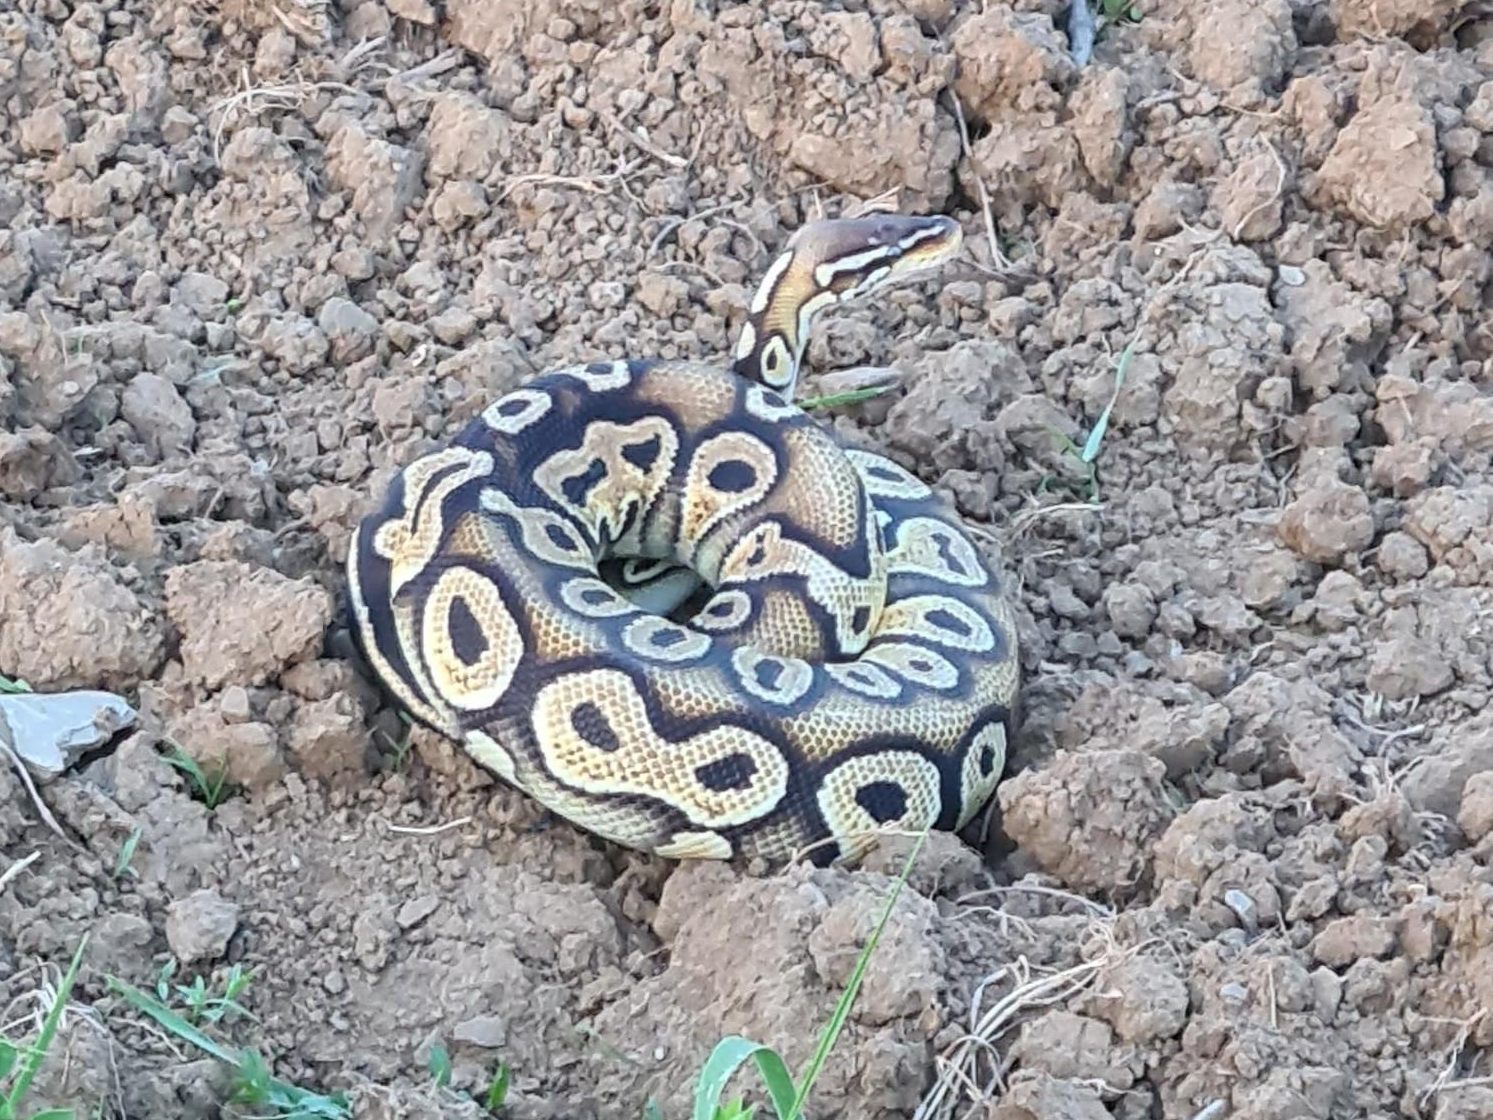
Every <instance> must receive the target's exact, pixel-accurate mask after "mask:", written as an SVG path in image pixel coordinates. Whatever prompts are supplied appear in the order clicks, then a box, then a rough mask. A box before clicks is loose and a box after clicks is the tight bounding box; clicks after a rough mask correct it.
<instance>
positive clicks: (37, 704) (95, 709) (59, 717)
mask: <svg viewBox="0 0 1493 1120" xmlns="http://www.w3.org/2000/svg"><path fill="white" fill-rule="evenodd" d="M136 718H137V713H136V712H135V709H134V708H132V707H130V706H129V704H127V703H126V702H125V701H124V700H123V698H121V697H119V696H116V695H114V693H112V692H97V691H79V692H12V693H6V694H4V695H0V740H3V741H4V743H5V745H6V746H8V747H9V748H10V749H11V750H12V751H14V752H15V754H16V755H17V756H19V757H20V759H21V761H22V762H24V763H25V764H26V766H27V768H28V769H29V770H30V771H31V772H32V773H33V774H35V775H36V777H37V779H38V780H40V781H47V780H48V779H51V778H55V777H57V776H58V775H59V774H61V773H62V772H63V771H64V770H66V769H67V768H68V767H69V766H71V765H72V764H73V763H74V762H75V761H76V760H77V758H78V756H79V755H81V754H82V753H83V752H85V751H88V750H91V749H92V748H94V747H97V746H99V745H101V744H103V743H106V742H108V741H109V739H111V738H112V737H113V736H114V735H116V734H117V733H118V732H120V731H123V730H125V729H126V728H129V727H133V726H134V725H135V720H136Z"/></svg>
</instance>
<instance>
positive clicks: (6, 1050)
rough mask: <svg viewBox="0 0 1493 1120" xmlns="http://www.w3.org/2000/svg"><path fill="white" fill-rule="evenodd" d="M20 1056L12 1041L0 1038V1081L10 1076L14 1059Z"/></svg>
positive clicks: (14, 1063) (13, 1066)
mask: <svg viewBox="0 0 1493 1120" xmlns="http://www.w3.org/2000/svg"><path fill="white" fill-rule="evenodd" d="M20 1056H21V1052H20V1051H19V1050H17V1049H16V1047H15V1045H14V1044H13V1043H10V1042H6V1041H5V1040H4V1039H3V1038H0V1081H4V1080H5V1079H6V1078H7V1077H9V1076H10V1071H11V1070H13V1069H15V1068H16V1061H17V1060H18V1059H19V1058H20ZM3 1107H4V1106H3V1105H0V1108H3ZM0 1115H3V1114H0Z"/></svg>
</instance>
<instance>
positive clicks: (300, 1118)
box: [107, 976, 352, 1120]
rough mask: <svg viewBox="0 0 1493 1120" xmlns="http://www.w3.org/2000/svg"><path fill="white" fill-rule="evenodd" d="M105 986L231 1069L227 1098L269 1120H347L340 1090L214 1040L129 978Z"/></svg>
mask: <svg viewBox="0 0 1493 1120" xmlns="http://www.w3.org/2000/svg"><path fill="white" fill-rule="evenodd" d="M107 980H108V984H109V987H110V988H112V989H113V990H114V991H115V992H117V993H118V994H119V995H120V996H121V997H122V998H123V999H124V1001H125V1002H126V1003H128V1004H129V1005H130V1006H131V1007H133V1008H134V1009H135V1010H136V1011H139V1012H140V1013H142V1014H144V1015H147V1016H149V1017H150V1018H151V1019H154V1020H155V1021H156V1023H157V1024H159V1025H160V1026H162V1027H164V1028H165V1029H166V1030H167V1031H169V1032H170V1033H171V1034H174V1035H175V1036H176V1037H177V1038H179V1039H181V1040H182V1041H184V1042H190V1043H191V1044H192V1045H193V1046H195V1047H197V1049H199V1050H201V1051H203V1052H204V1053H206V1054H209V1055H211V1056H212V1057H214V1058H216V1059H218V1061H220V1062H222V1063H223V1064H224V1065H226V1066H228V1067H229V1068H230V1069H232V1070H233V1072H234V1079H233V1091H232V1094H231V1096H230V1097H229V1102H230V1103H231V1104H237V1105H245V1106H249V1107H253V1108H256V1109H258V1110H260V1115H268V1116H273V1117H275V1120H350V1118H351V1116H352V1108H351V1105H350V1104H349V1103H348V1100H347V1097H346V1095H345V1094H342V1093H332V1094H330V1095H327V1094H322V1093H313V1092H311V1091H310V1090H309V1089H302V1088H300V1087H299V1086H297V1085H292V1084H290V1083H289V1082H287V1081H282V1080H280V1079H279V1078H278V1077H276V1076H274V1074H272V1073H271V1072H270V1067H269V1065H268V1063H266V1062H265V1060H264V1058H263V1057H262V1056H260V1054H259V1053H258V1052H257V1051H254V1050H248V1049H243V1050H238V1051H237V1052H235V1051H234V1050H232V1049H230V1048H229V1047H227V1046H225V1045H223V1044H222V1043H220V1042H218V1041H216V1040H215V1039H213V1038H212V1037H211V1036H209V1035H208V1034H207V1033H206V1032H204V1031H203V1030H201V1029H200V1028H198V1027H196V1026H194V1025H193V1024H191V1023H189V1022H188V1021H187V1020H186V1019H185V1018H184V1017H183V1016H182V1015H180V1014H178V1013H177V1012H175V1011H173V1010H172V1009H171V1008H169V1007H167V1006H166V1004H165V1003H164V1002H163V1001H162V1000H159V999H156V998H155V997H154V996H151V995H149V994H148V993H146V992H142V991H141V990H140V989H139V988H137V987H135V986H134V985H133V984H129V983H126V982H125V981H123V980H120V979H118V978H117V977H114V976H110V977H108V978H107Z"/></svg>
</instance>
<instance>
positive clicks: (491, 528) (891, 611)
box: [347, 216, 1018, 862]
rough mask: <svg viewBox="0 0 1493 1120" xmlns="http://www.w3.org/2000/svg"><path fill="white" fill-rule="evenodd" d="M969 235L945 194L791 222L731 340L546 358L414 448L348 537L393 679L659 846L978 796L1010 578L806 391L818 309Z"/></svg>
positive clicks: (493, 751) (527, 777)
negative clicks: (887, 211) (944, 214)
mask: <svg viewBox="0 0 1493 1120" xmlns="http://www.w3.org/2000/svg"><path fill="white" fill-rule="evenodd" d="M959 243H960V234H959V227H958V226H957V225H956V224H955V223H954V222H952V221H950V220H949V219H946V218H910V217H899V216H874V217H868V218H861V219H852V220H840V221H827V222H821V223H816V224H813V225H810V226H806V227H805V228H804V229H803V230H801V231H800V233H799V235H798V236H797V237H795V238H794V240H793V241H792V243H790V245H789V248H788V250H787V251H786V252H785V253H784V254H783V255H782V256H781V257H779V258H778V260H777V261H775V262H774V263H773V265H772V266H771V268H770V269H769V271H768V273H767V276H766V278H765V279H764V281H763V283H762V285H761V287H760V288H759V290H758V292H757V294H756V297H755V298H754V300H753V304H752V308H751V316H750V318H749V319H748V321H747V324H746V326H745V327H744V328H743V331H742V334H741V336H740V338H739V339H738V340H737V346H736V348H735V352H734V361H733V363H732V365H731V367H730V368H721V367H715V366H710V365H706V364H701V363H694V362H686V361H618V362H602V363H592V364H589V365H584V366H574V367H570V368H565V369H559V370H555V371H552V372H549V373H546V374H544V375H542V376H540V377H538V378H536V379H534V380H531V381H529V382H528V383H527V384H525V385H524V386H523V387H522V388H520V389H517V390H515V391H513V392H511V393H509V394H507V395H506V396H504V397H502V398H500V399H499V400H497V401H496V402H494V403H493V404H491V405H490V406H489V407H488V408H487V410H486V411H485V412H483V413H482V415H481V416H480V417H478V418H476V419H475V420H473V421H472V422H471V423H470V424H469V425H468V426H467V427H466V428H465V429H464V430H463V431H462V432H460V433H459V434H458V435H457V436H456V438H455V439H454V440H452V441H451V442H450V443H449V444H448V445H446V446H445V447H443V448H441V449H440V450H437V451H434V452H432V453H430V454H427V455H425V456H423V457H421V458H419V459H417V460H415V461H414V462H413V463H411V464H410V465H408V466H407V467H405V468H404V469H403V470H402V471H401V473H400V474H399V475H398V476H397V477H396V478H395V480H394V482H393V484H392V485H391V487H390V489H389V491H388V493H387V495H386V496H385V498H384V501H383V503H382V505H381V506H380V507H379V508H378V509H377V510H376V511H375V512H374V513H372V514H370V515H369V516H368V517H367V518H365V519H364V520H363V522H362V523H361V524H360V526H359V527H358V531H357V533H356V535H355V537H354V539H353V542H352V545H351V548H350V551H349V555H348V561H347V573H348V591H349V597H350V601H351V604H352V608H353V620H354V632H355V635H356V637H357V640H358V643H359V646H360V648H361V649H362V651H363V654H364V656H365V658H366V659H367V660H368V662H369V664H370V665H371V666H372V668H373V670H374V672H375V673H376V675H377V676H378V678H379V680H380V681H381V682H382V683H383V685H384V686H385V687H386V688H387V689H388V690H389V691H390V692H391V693H392V694H393V695H394V697H395V698H396V699H397V700H398V701H399V702H400V703H401V704H402V705H403V706H404V707H405V708H406V709H407V710H408V711H409V713H410V714H411V715H412V716H414V717H415V718H416V719H418V720H420V721H421V722H423V723H425V724H427V725H429V726H430V727H432V728H435V729H436V730H438V731H440V732H442V733H444V734H446V735H448V736H450V737H451V738H452V739H454V740H456V741H458V742H460V743H461V744H462V745H463V747H464V749H465V750H466V751H467V753H469V754H470V755H471V757H472V758H473V759H475V760H476V761H477V762H478V763H479V764H481V765H483V766H484V767H486V768H488V769H490V770H491V771H493V772H495V773H496V774H497V775H499V776H500V777H501V778H503V779H505V780H506V781H508V782H509V783H511V784H512V785H514V786H516V787H517V788H519V789H520V790H523V791H524V792H526V793H528V794H529V795H531V796H532V797H534V798H536V799H537V800H538V801H539V802H541V803H542V804H544V805H545V806H547V807H548V808H549V809H551V810H553V811H554V812H556V813H557V814H559V815H560V816H562V817H564V818H566V819H568V820H569V821H571V822H572V823H574V824H576V825H578V826H580V827H582V828H585V829H588V830H589V831H591V832H593V833H596V834H598V835H600V836H603V837H606V838H608V839H611V840H613V841H616V842H618V843H620V844H623V845H626V846H629V847H633V848H639V849H643V850H646V851H652V852H655V853H657V854H659V855H663V856H666V857H674V858H687V857H696V858H714V859H726V858H731V857H734V856H739V855H749V854H755V855H761V856H765V857H767V858H769V859H778V858H784V857H787V856H789V855H791V854H792V853H794V852H796V851H798V850H801V849H805V848H808V849H811V851H810V854H811V856H812V857H813V858H814V859H815V860H816V862H826V861H827V860H829V859H831V858H833V857H835V856H837V855H847V856H853V855H856V854H858V853H860V852H862V851H864V849H865V848H866V847H867V846H868V845H869V844H870V843H871V842H873V841H874V834H875V833H876V831H878V830H881V829H886V828H896V829H914V830H916V829H921V828H922V827H924V826H925V825H932V826H934V827H937V828H946V829H949V828H959V827H962V826H963V825H964V824H965V823H966V822H967V821H968V820H969V819H970V818H971V817H972V816H973V815H974V814H975V813H976V812H977V811H978V810H979V809H980V808H981V807H982V806H983V805H984V804H985V802H986V801H987V800H988V799H989V797H990V795H991V793H992V791H993V790H994V788H995V785H996V783H997V781H998V780H999V778H1000V775H1001V771H1002V769H1003V767H1004V763H1005V754H1006V742H1007V736H1008V734H1009V732H1010V730H1011V723H1012V718H1013V717H1012V712H1013V708H1014V703H1015V698H1016V693H1017V685H1018V677H1017V656H1016V654H1017V651H1016V638H1015V628H1014V624H1013V621H1012V615H1011V612H1010V608H1009V606H1008V604H1007V602H1006V601H1005V599H1004V597H1003V594H1002V588H1001V586H1000V582H999V581H998V579H997V577H996V574H995V573H994V571H992V569H991V568H990V567H989V566H987V564H986V563H985V562H984V560H983V559H982V557H981V556H980V554H979V552H978V550H977V549H976V548H975V546H974V545H973V544H972V543H971V541H970V540H969V538H968V537H967V536H966V535H965V533H964V532H963V530H962V529H961V527H960V524H959V521H958V519H957V516H956V515H955V513H954V511H953V510H952V508H951V507H950V506H949V505H948V504H947V503H946V502H945V501H944V500H943V499H942V498H940V497H938V496H937V495H935V494H934V493H933V491H932V490H931V489H930V488H929V487H928V486H926V485H925V484H924V483H923V482H921V481H920V480H918V479H917V478H916V477H915V476H913V475H912V474H910V473H909V472H907V471H906V470H904V469H903V468H901V467H900V466H898V465H897V464H895V463H893V462H891V461H890V460H888V459H885V458H882V457H881V456H878V455H875V454H873V453H871V452H868V451H865V450H858V449H856V448H854V447H851V446H848V445H847V444H845V443H844V442H843V441H842V440H840V439H839V437H837V436H835V435H834V434H832V433H831V432H830V431H828V430H827V429H826V428H824V427H822V426H821V425H819V424H818V423H817V422H815V421H814V420H813V419H811V418H810V417H809V416H808V415H807V414H806V413H804V412H802V411H800V410H799V409H798V408H797V407H795V406H794V405H793V404H791V403H790V401H791V398H792V394H793V389H794V387H795V386H796V383H797V378H798V371H799V365H800V362H801V360H802V355H803V351H804V346H805V343H806V341H807V333H808V324H809V320H810V319H811V318H812V316H813V315H814V314H816V313H817V312H818V311H819V310H820V309H821V308H823V307H827V306H829V305H831V304H833V303H836V302H840V301H843V300H846V299H850V298H853V297H855V296H858V295H860V294H862V293H863V292H866V291H870V290H872V289H874V288H877V287H880V286H881V285H883V284H885V283H888V282H890V281H892V280H895V279H898V278H900V277H902V276H904V275H907V274H909V273H912V272H915V271H921V270H924V269H926V268H928V267H931V266H932V265H934V264H937V263H939V262H940V261H942V260H943V259H945V258H947V257H948V256H949V255H951V254H952V253H953V252H954V251H955V250H956V249H957V247H958V245H959Z"/></svg>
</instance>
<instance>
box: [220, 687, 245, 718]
mask: <svg viewBox="0 0 1493 1120" xmlns="http://www.w3.org/2000/svg"><path fill="white" fill-rule="evenodd" d="M218 711H219V712H220V713H222V716H223V719H224V721H225V722H227V723H246V722H248V720H249V717H250V716H251V715H252V714H253V712H252V710H251V708H250V706H249V690H248V689H246V688H244V687H243V686H242V685H237V684H231V685H229V686H228V687H227V688H225V689H224V690H223V691H222V692H221V693H220V694H219V695H218Z"/></svg>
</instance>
